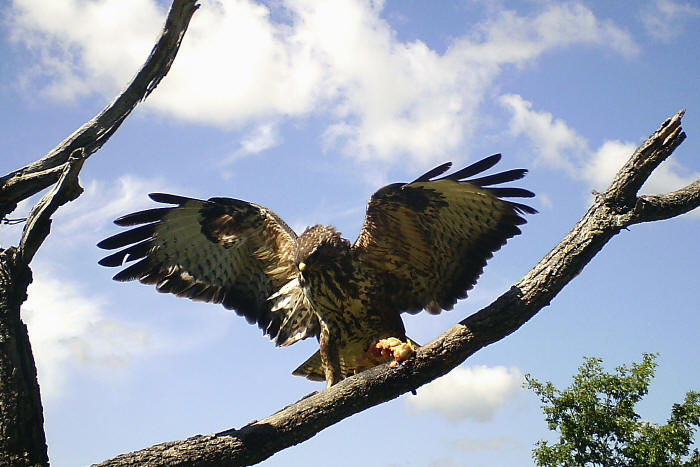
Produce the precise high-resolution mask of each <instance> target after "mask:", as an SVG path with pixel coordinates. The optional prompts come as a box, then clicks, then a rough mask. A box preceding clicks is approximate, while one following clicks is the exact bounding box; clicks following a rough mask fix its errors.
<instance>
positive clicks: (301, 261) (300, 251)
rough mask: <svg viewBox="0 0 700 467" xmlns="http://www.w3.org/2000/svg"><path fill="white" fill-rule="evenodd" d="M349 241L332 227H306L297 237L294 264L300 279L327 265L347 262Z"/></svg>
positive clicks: (320, 270) (327, 266)
mask: <svg viewBox="0 0 700 467" xmlns="http://www.w3.org/2000/svg"><path fill="white" fill-rule="evenodd" d="M349 259H350V242H348V241H347V240H345V239H344V238H342V237H341V236H340V232H338V231H337V230H335V229H334V228H333V227H330V226H325V225H314V226H312V227H307V229H306V230H305V231H304V233H303V234H301V237H299V242H298V248H297V254H296V264H297V267H298V268H299V273H300V275H301V278H302V280H304V279H306V278H307V277H308V276H309V275H310V274H311V275H312V274H314V273H315V272H322V271H323V270H326V269H328V268H329V266H339V265H343V264H345V263H348V260H349Z"/></svg>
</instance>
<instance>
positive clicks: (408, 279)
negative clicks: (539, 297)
mask: <svg viewBox="0 0 700 467" xmlns="http://www.w3.org/2000/svg"><path fill="white" fill-rule="evenodd" d="M499 159H500V155H499V154H497V155H494V156H490V157H487V158H486V159H483V160H481V161H478V162H476V163H475V164H472V165H471V166H469V167H466V168H464V169H461V170H459V171H457V172H455V173H453V174H451V175H447V176H444V177H442V178H439V179H430V177H429V176H435V175H437V174H440V173H442V172H443V171H444V170H440V169H442V168H443V167H445V166H446V164H443V165H442V166H440V167H439V168H436V169H433V170H431V171H429V172H427V174H426V175H423V176H421V177H419V178H417V179H416V181H414V182H411V183H407V184H402V183H394V184H392V185H388V186H386V187H384V188H382V189H380V190H378V191H377V192H376V193H375V194H374V195H373V196H372V198H371V199H370V201H369V204H368V206H367V214H366V217H365V222H364V225H363V228H362V231H361V232H360V235H359V237H358V239H357V241H356V242H355V244H354V245H353V248H354V250H355V253H356V255H357V259H358V262H359V264H360V265H361V267H363V268H365V271H366V272H367V273H368V274H369V275H371V276H372V277H373V278H374V280H375V281H376V282H377V284H379V286H378V287H377V291H378V292H377V294H378V296H377V297H374V300H377V301H378V302H379V303H382V304H383V306H382V308H383V309H385V310H387V312H389V311H391V312H396V313H400V312H403V311H408V312H412V313H415V312H418V311H420V310H422V309H426V310H427V311H428V312H430V313H439V312H440V311H442V310H448V309H451V308H452V307H453V306H454V304H455V303H456V302H457V300H458V299H460V298H465V297H466V296H467V291H468V290H469V289H471V288H472V287H473V286H474V284H475V283H476V280H477V278H478V277H479V276H480V275H481V273H482V271H483V268H484V266H485V265H486V262H487V260H488V259H490V258H491V257H492V256H493V253H494V252H495V251H497V250H498V249H499V248H501V247H502V246H503V245H504V244H505V243H506V241H507V240H508V239H509V238H511V237H513V236H515V235H518V234H519V233H520V229H519V228H518V225H521V224H524V223H525V222H526V221H525V219H524V218H523V217H521V214H526V213H527V214H534V213H535V212H537V211H536V210H535V209H533V208H531V207H530V206H527V205H524V204H520V203H514V202H511V201H506V200H503V199H501V197H532V196H534V194H533V193H532V192H530V191H528V190H524V189H521V188H509V187H495V188H490V186H492V185H495V184H498V183H504V182H510V181H514V180H517V179H520V178H522V177H523V176H524V175H525V173H526V172H527V171H526V170H524V169H515V170H509V171H506V172H501V173H497V174H494V175H489V176H482V177H480V178H477V179H472V180H463V179H462V178H463V177H469V176H473V175H477V174H479V173H481V172H483V171H485V170H488V169H489V168H491V167H492V166H494V165H495V164H496V163H497V162H498V160H499ZM487 186H488V187H489V188H486V187H487Z"/></svg>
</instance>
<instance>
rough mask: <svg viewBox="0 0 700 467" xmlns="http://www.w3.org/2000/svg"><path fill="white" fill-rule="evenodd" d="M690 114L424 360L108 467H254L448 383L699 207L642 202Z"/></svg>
mask: <svg viewBox="0 0 700 467" xmlns="http://www.w3.org/2000/svg"><path fill="white" fill-rule="evenodd" d="M682 117H683V111H681V112H679V113H678V114H676V115H675V116H674V117H672V118H670V119H668V120H666V121H665V122H664V123H663V124H662V126H661V127H660V128H659V130H657V131H656V132H655V133H654V134H653V135H651V136H650V137H649V139H647V141H646V142H645V143H644V144H642V145H641V146H640V147H639V148H637V150H636V151H635V152H634V154H633V155H632V157H631V158H630V159H629V161H627V163H626V164H625V165H624V166H623V167H622V169H620V171H619V172H618V174H617V176H616V177H615V179H614V180H613V182H612V184H611V185H610V187H609V188H608V189H607V190H606V191H605V193H604V194H602V195H598V196H597V197H596V200H595V202H594V203H593V206H592V207H591V208H590V209H589V210H588V212H587V213H586V214H585V216H584V217H583V218H582V219H581V220H580V221H579V222H578V224H577V225H576V226H575V227H574V228H573V229H572V230H571V232H569V234H568V235H567V236H566V237H565V238H564V240H562V242H561V243H560V244H559V245H557V246H556V247H555V248H554V249H553V250H552V251H551V252H550V253H548V254H547V255H546V256H545V257H544V258H543V259H542V260H541V261H540V262H539V263H538V264H537V265H536V266H535V267H534V268H533V269H532V270H531V271H530V272H529V273H527V274H526V275H525V277H523V278H522V279H521V280H520V281H519V282H518V283H516V284H515V285H514V286H513V287H511V289H510V290H508V291H507V292H506V293H504V294H503V295H502V296H500V297H499V298H498V299H497V300H496V301H495V302H493V303H492V304H491V305H489V306H487V307H486V308H484V309H482V310H480V311H479V312H477V313H475V314H473V315H471V316H469V317H467V318H466V319H464V320H463V321H462V322H460V323H459V324H457V325H455V326H453V327H452V328H450V329H449V330H448V331H447V332H445V333H444V334H443V335H442V336H440V337H439V338H438V339H436V340H435V341H433V342H431V343H430V344H428V345H426V346H424V347H421V348H420V349H419V350H418V352H417V354H416V356H415V357H414V358H413V359H411V360H409V361H408V362H406V364H404V365H400V366H399V367H398V368H396V369H391V368H389V367H388V365H382V366H378V367H375V368H372V369H370V370H368V371H365V372H363V373H360V374H359V375H356V376H354V377H351V378H348V379H346V380H344V381H342V382H340V383H339V384H337V385H335V386H333V387H331V388H330V389H328V390H326V391H324V392H322V393H316V394H312V395H310V396H308V397H306V398H304V399H302V400H300V401H298V402H296V403H295V404H292V405H290V406H288V407H285V408H284V409H282V410H280V411H279V412H277V413H275V414H273V415H271V416H270V417H268V418H266V419H264V420H262V421H255V422H252V423H250V424H248V425H246V426H244V427H243V428H241V429H238V430H236V429H231V430H227V431H224V432H221V433H217V434H212V435H207V436H195V437H193V438H189V439H187V440H184V441H175V442H168V443H163V444H158V445H155V446H152V447H150V448H147V449H144V450H141V451H137V452H134V453H130V454H123V455H121V456H118V457H116V458H114V459H111V460H108V461H105V462H104V463H102V464H99V465H100V466H125V465H134V464H139V465H141V464H143V465H149V466H156V465H183V466H184V465H195V464H196V465H201V466H206V465H211V466H214V465H220V466H224V465H229V466H233V465H251V464H255V463H257V462H260V461H262V460H264V459H267V458H268V457H270V456H271V455H272V454H274V453H276V452H278V451H280V450H282V449H285V448H287V447H290V446H293V445H295V444H298V443H300V442H302V441H304V440H307V439H309V438H311V437H312V436H314V435H315V434H316V433H318V432H319V431H321V430H323V429H324V428H326V427H328V426H330V425H333V424H335V423H337V422H339V421H340V420H343V419H344V418H347V417H349V416H350V415H352V414H355V413H358V412H361V411H362V410H365V409H367V408H369V407H372V406H375V405H377V404H380V403H382V402H386V401H388V400H391V399H394V398H396V397H398V396H400V395H401V394H403V393H405V392H408V391H411V390H415V389H416V388H418V387H419V386H421V385H423V384H425V383H428V382H430V381H432V380H434V379H435V378H437V377H439V376H442V375H444V374H446V373H448V372H449V371H450V370H451V369H453V368H455V367H456V366H457V365H459V364H461V363H462V362H463V361H464V360H465V359H466V358H468V357H469V356H470V355H472V354H474V353H475V352H476V351H478V350H479V349H481V348H483V347H485V346H487V345H489V344H492V343H494V342H497V341H499V340H500V339H503V338H504V337H506V336H507V335H509V334H511V333H512V332H514V331H516V330H517V329H518V328H519V327H520V326H522V325H523V324H525V323H526V322H527V321H528V320H529V319H530V318H531V317H532V316H534V315H535V314H536V313H537V312H538V311H540V310H541V309H542V308H544V307H545V306H547V305H549V303H550V301H551V300H552V298H554V296H555V295H556V294H557V293H559V291H561V290H562V289H563V288H564V287H565V286H566V284H568V283H569V282H570V281H571V279H573V278H574V277H576V276H577V275H578V274H579V273H580V272H581V271H582V270H583V268H584V267H585V265H586V264H588V262H589V261H590V260H591V259H592V258H593V257H594V256H595V255H596V253H598V251H600V250H601V249H602V248H603V246H605V244H606V243H607V242H608V240H610V239H611V238H612V237H613V236H615V235H616V234H617V233H619V232H620V230H621V229H623V228H625V227H627V226H628V225H630V224H633V223H638V222H647V221H652V220H657V219H666V218H670V217H674V216H677V215H679V214H682V213H685V212H688V211H690V210H692V209H694V208H695V207H697V206H698V204H699V203H700V201H699V200H700V181H697V182H695V183H693V184H691V185H689V186H687V187H685V188H683V189H681V190H678V191H676V192H674V193H669V194H667V195H662V196H655V197H650V196H645V197H641V198H638V197H637V192H638V191H639V189H640V187H641V186H642V185H643V184H644V182H645V181H646V180H647V178H648V177H649V176H650V175H651V173H652V171H653V170H654V169H655V168H656V167H657V166H658V165H659V164H660V163H661V162H662V161H663V160H664V159H666V158H667V157H668V156H669V155H670V154H671V153H672V152H673V150H674V149H675V148H676V147H677V146H678V145H679V144H680V143H681V142H682V141H683V139H684V138H685V133H683V131H682V128H681V118H682Z"/></svg>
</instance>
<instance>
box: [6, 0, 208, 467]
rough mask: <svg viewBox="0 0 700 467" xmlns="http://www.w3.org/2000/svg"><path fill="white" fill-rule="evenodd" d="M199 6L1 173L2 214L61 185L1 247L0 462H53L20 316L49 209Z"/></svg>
mask: <svg viewBox="0 0 700 467" xmlns="http://www.w3.org/2000/svg"><path fill="white" fill-rule="evenodd" d="M197 8H198V5H197V3H196V0H174V1H173V5H172V7H171V9H170V12H169V14H168V18H167V20H166V23H165V28H164V30H163V33H162V35H161V38H160V40H159V41H158V43H157V44H156V46H155V47H154V48H153V50H152V51H151V54H150V56H149V57H148V60H147V61H146V63H145V64H144V66H143V67H142V68H141V70H140V71H139V73H138V74H137V75H136V77H135V78H134V79H133V81H132V82H131V84H129V86H128V87H127V88H126V89H125V90H124V91H122V93H120V95H119V96H118V97H117V98H116V99H115V100H114V102H112V103H111V104H110V105H108V106H107V107H106V108H105V109H104V110H103V111H102V112H101V113H100V114H99V115H97V116H96V117H95V118H93V119H92V120H91V121H89V122H88V123H86V124H85V125H83V126H82V127H81V128H80V129H79V130H77V131H76V132H74V133H73V134H72V135H71V136H69V137H68V138H67V139H66V140H65V141H63V142H62V143H61V144H59V145H58V146H57V147H56V148H55V149H54V150H52V151H51V152H49V153H48V154H47V155H46V156H44V158H42V159H41V160H39V161H37V162H34V163H33V164H30V165H28V166H26V167H24V168H22V169H19V170H17V171H14V172H12V173H10V174H8V175H6V176H4V177H2V178H0V220H4V218H5V216H6V215H7V214H9V213H10V212H12V211H13V210H14V209H15V208H16V207H17V203H18V202H20V201H22V200H24V199H26V198H28V197H30V196H32V195H33V194H35V193H38V192H39V191H41V190H43V189H45V188H47V187H49V186H51V185H52V184H54V183H55V184H56V185H55V186H54V187H53V189H52V190H50V191H49V192H48V193H47V194H46V195H45V196H44V197H43V198H42V199H41V201H39V203H37V205H36V206H34V208H33V209H32V211H31V213H30V215H29V217H28V219H27V224H26V225H25V228H24V232H23V235H22V239H21V241H20V244H19V247H18V248H14V247H13V248H8V249H6V250H2V249H0V465H13V466H14V465H27V466H29V465H32V466H34V465H48V454H47V448H46V437H45V434H44V419H43V410H42V406H41V397H40V392H39V385H38V383H37V377H36V365H35V363H34V357H33V354H32V349H31V345H30V342H29V336H28V334H27V327H26V326H25V325H24V323H23V322H22V320H21V319H20V306H21V304H22V303H23V302H24V301H25V300H26V298H27V287H28V286H29V284H30V283H31V281H32V275H31V270H30V269H29V263H30V262H31V260H32V258H33V257H34V254H35V253H36V251H37V250H38V248H39V247H40V246H41V244H42V243H43V241H44V240H45V239H46V237H47V235H48V234H49V231H50V226H51V216H52V215H53V214H54V213H55V212H56V210H57V209H58V208H59V207H60V206H62V205H63V204H65V203H67V202H68V201H71V200H74V199H76V198H77V197H78V196H79V195H80V194H81V193H82V188H80V185H79V184H78V174H79V173H80V169H81V168H82V166H83V163H84V161H85V159H87V158H88V157H89V156H90V155H91V154H93V153H94V152H95V151H97V150H98V149H99V148H101V147H102V145H103V144H104V143H105V142H106V141H107V140H108V139H109V138H110V136H112V134H113V133H114V132H115V131H116V130H117V128H119V126H120V125H121V123H122V122H123V121H124V119H126V117H127V116H128V115H129V114H130V113H131V111H132V110H133V109H134V107H135V106H136V105H137V104H138V103H139V102H140V101H142V100H143V99H145V98H146V97H147V96H148V95H149V94H150V93H151V92H152V91H153V90H154V89H155V87H156V86H157V85H158V83H160V81H161V79H163V77H164V76H165V75H166V74H167V72H168V70H169V69H170V66H171V65H172V63H173V60H174V59H175V55H176V54H177V52H178V50H179V46H180V43H181V41H182V38H183V35H184V34H185V31H186V30H187V26H188V25H189V21H190V19H191V17H192V15H193V14H194V12H195V11H196V9H197Z"/></svg>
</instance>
